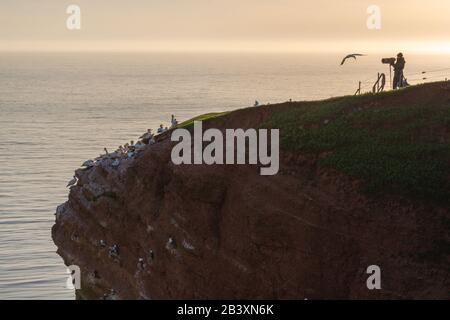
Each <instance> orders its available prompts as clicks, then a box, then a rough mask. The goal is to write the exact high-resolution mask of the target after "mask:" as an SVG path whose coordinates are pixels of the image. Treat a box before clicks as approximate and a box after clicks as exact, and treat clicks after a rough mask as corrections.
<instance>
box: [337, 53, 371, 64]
mask: <svg viewBox="0 0 450 320" xmlns="http://www.w3.org/2000/svg"><path fill="white" fill-rule="evenodd" d="M362 56H365V54H361V53H352V54H349V55H347V56H345V57H344V59H342V62H341V66H342V65H343V64H344V63H345V61H346V60H347V59H349V58H353V59H355V60H356V57H362Z"/></svg>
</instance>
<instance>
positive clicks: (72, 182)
mask: <svg viewBox="0 0 450 320" xmlns="http://www.w3.org/2000/svg"><path fill="white" fill-rule="evenodd" d="M77 182H78V178H77V177H75V176H73V179H72V180H70V181H69V183H68V184H67V186H66V188H68V187H73V186H75V185H76V184H77Z"/></svg>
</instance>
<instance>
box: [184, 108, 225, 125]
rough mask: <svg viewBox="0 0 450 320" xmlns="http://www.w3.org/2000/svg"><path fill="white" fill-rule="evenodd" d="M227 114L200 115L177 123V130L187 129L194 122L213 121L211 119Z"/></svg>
mask: <svg viewBox="0 0 450 320" xmlns="http://www.w3.org/2000/svg"><path fill="white" fill-rule="evenodd" d="M228 113H229V112H211V113H205V114H202V115H200V116H197V117H195V118H192V119H189V120H186V121H184V122H182V123H179V124H178V125H177V128H185V129H189V128H190V127H192V126H193V125H194V121H206V120H209V119H213V118H217V117H221V116H224V115H226V114H228Z"/></svg>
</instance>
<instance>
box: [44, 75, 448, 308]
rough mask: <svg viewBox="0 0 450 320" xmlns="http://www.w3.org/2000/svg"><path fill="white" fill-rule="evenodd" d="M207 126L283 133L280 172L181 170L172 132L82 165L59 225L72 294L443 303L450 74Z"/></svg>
mask: <svg viewBox="0 0 450 320" xmlns="http://www.w3.org/2000/svg"><path fill="white" fill-rule="evenodd" d="M202 119H204V121H203V127H204V129H208V128H218V129H220V130H224V129H228V128H243V129H247V128H277V129H280V144H281V149H280V170H279V172H278V174H277V175H274V176H261V175H260V174H259V170H258V166H256V165H210V166H208V165H178V166H177V165H174V164H173V163H172V161H171V157H170V155H171V149H172V147H173V145H174V144H175V143H174V142H171V139H170V133H171V132H170V131H169V132H166V133H164V134H162V135H160V136H159V137H158V139H157V141H156V143H154V144H151V145H146V146H145V148H143V149H142V150H141V151H140V152H139V153H137V154H136V155H135V156H134V157H132V158H130V159H127V160H126V161H122V162H121V163H120V165H118V166H112V165H111V161H112V160H111V161H109V160H105V161H101V162H98V163H96V165H95V166H93V167H90V168H88V169H78V170H77V171H76V176H77V177H78V183H77V185H76V186H74V187H72V188H71V189H70V194H69V199H68V201H67V202H66V203H64V204H62V205H61V206H60V207H58V210H57V214H56V222H55V225H54V227H53V229H52V236H53V239H54V242H55V243H56V245H57V247H58V254H59V255H60V256H61V257H62V258H63V259H64V262H65V263H66V264H67V265H78V266H80V269H81V276H82V282H81V286H82V288H81V289H80V290H77V296H78V298H84V299H101V298H106V299H180V298H181V299H233V298H239V299H260V298H267V299H304V298H308V299H329V298H333V299H404V298H425V299H429V298H444V299H448V298H450V269H449V267H448V266H449V264H450V209H449V208H450V206H449V199H450V198H449V197H448V196H449V194H450V166H449V164H450V162H449V161H450V83H449V82H443V83H433V84H427V85H422V86H417V87H410V88H407V89H404V90H400V91H397V92H390V93H383V94H379V95H363V96H357V97H342V98H334V99H330V100H325V101H317V102H288V103H283V104H278V105H270V106H262V107H256V108H248V109H241V110H236V111H233V112H231V113H227V114H223V115H220V116H218V115H215V116H204V117H203V118H202ZM183 126H186V127H187V128H190V127H191V124H190V123H189V122H187V123H185V124H183ZM114 246H115V247H114ZM371 265H377V266H379V267H380V270H381V285H382V288H381V290H368V288H367V285H366V281H367V278H368V277H369V276H370V275H369V274H367V272H366V271H367V268H368V266H371Z"/></svg>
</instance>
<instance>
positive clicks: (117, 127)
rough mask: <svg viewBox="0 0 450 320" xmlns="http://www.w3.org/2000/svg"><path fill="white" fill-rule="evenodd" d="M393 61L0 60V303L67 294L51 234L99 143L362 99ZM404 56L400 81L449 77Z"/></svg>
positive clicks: (280, 56)
mask: <svg viewBox="0 0 450 320" xmlns="http://www.w3.org/2000/svg"><path fill="white" fill-rule="evenodd" d="M395 54H396V52H393V53H392V54H391V55H381V54H369V55H367V56H363V57H358V58H357V60H354V59H349V60H347V61H346V63H345V64H344V65H342V66H341V65H340V63H341V60H342V56H343V55H344V54H295V53H270V54H269V53H236V52H234V53H142V52H141V53H108V52H101V53H100V52H97V53H83V52H72V53H56V52H53V53H33V52H26V53H12V52H9V53H0V299H50V300H54V299H74V298H75V294H74V290H73V289H70V288H67V285H66V282H67V270H66V267H65V265H64V264H63V261H62V259H61V258H60V257H59V256H58V255H57V254H56V247H55V245H54V243H53V241H52V239H51V227H52V225H53V224H54V220H55V216H54V213H55V209H56V207H57V206H58V205H59V204H61V203H63V202H65V201H66V200H67V196H68V192H69V190H68V189H67V188H66V184H67V182H68V181H69V180H70V179H71V178H72V176H73V174H74V170H75V169H77V168H79V167H80V165H81V164H82V163H83V162H84V161H85V160H87V159H91V158H94V157H96V156H98V155H99V154H101V153H103V148H105V147H106V148H108V150H111V151H113V150H115V149H116V148H117V147H118V146H119V145H121V144H124V143H126V142H129V141H130V140H134V141H136V140H137V138H138V137H139V136H140V135H141V134H142V133H144V132H145V131H146V130H147V129H148V128H153V129H156V128H157V127H158V126H159V125H160V124H163V125H164V126H169V122H170V117H171V115H172V114H173V115H175V117H176V118H177V120H178V121H179V122H181V121H184V120H188V119H190V118H192V117H194V116H197V115H200V114H203V113H209V112H220V111H229V110H234V109H238V108H245V107H249V106H252V105H253V104H254V103H255V101H258V102H259V104H267V103H270V104H275V103H278V102H285V101H288V100H290V99H292V100H293V101H302V100H316V99H327V98H330V97H336V96H342V95H353V94H354V93H355V91H356V90H357V88H358V87H359V82H360V81H361V86H362V87H361V88H362V92H367V91H370V90H371V88H372V86H373V84H374V82H375V81H376V79H377V74H378V73H385V74H386V78H387V82H389V67H388V66H387V65H383V64H382V63H381V58H384V57H390V56H395ZM405 58H406V61H407V64H406V69H405V76H406V77H407V78H408V81H409V82H410V83H411V84H417V83H421V82H427V81H438V80H444V79H445V78H446V77H450V68H449V67H450V59H449V58H450V56H445V55H412V54H411V55H408V53H406V52H405ZM422 72H426V73H422ZM425 77H426V78H427V79H425V80H424V79H423V78H425ZM388 85H389V84H387V85H386V86H388Z"/></svg>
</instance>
